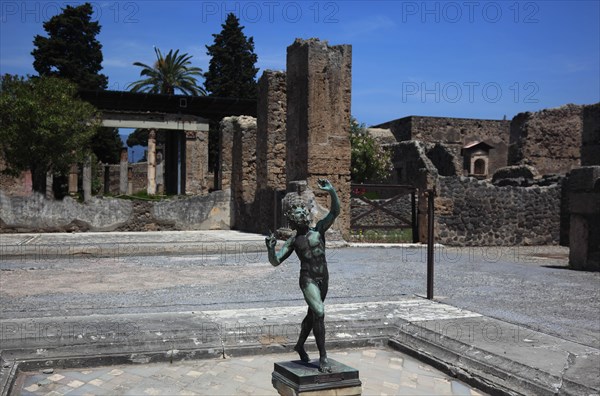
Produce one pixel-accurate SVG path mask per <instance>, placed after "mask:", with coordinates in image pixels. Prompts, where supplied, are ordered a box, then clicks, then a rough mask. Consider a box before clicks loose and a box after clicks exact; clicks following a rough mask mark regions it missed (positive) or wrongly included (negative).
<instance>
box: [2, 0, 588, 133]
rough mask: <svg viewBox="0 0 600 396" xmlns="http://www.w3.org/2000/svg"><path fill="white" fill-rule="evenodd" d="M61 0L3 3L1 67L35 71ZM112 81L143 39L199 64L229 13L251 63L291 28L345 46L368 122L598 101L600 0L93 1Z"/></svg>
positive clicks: (128, 75)
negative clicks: (36, 40) (39, 41)
mask: <svg viewBox="0 0 600 396" xmlns="http://www.w3.org/2000/svg"><path fill="white" fill-rule="evenodd" d="M80 3H81V2H66V1H30V2H22V1H6V0H2V2H0V6H1V14H0V73H12V74H22V75H23V74H28V73H29V74H35V71H34V70H33V67H32V62H33V58H32V56H31V55H30V53H31V51H32V49H33V44H32V41H33V37H34V35H35V34H45V32H44V30H43V27H42V24H43V22H44V21H45V20H47V19H49V18H50V17H52V16H53V15H56V14H57V13H58V12H59V8H60V7H63V6H65V5H67V4H80ZM91 3H92V5H93V6H94V10H95V13H94V18H95V19H96V20H99V21H100V24H101V26H102V31H101V33H100V35H99V36H98V40H99V41H100V42H101V44H102V45H103V54H104V62H103V66H104V70H103V73H104V74H106V75H107V76H108V77H109V89H116V90H124V89H125V87H126V86H127V84H128V83H130V82H132V81H135V80H137V79H138V78H139V68H137V67H134V66H132V63H133V62H136V61H141V62H144V63H147V64H151V63H152V62H153V60H154V52H153V49H152V47H153V46H154V45H156V46H157V47H159V48H160V49H161V50H162V51H163V53H165V52H167V51H168V50H169V49H180V50H181V51H183V52H188V53H190V54H191V55H193V58H192V62H193V63H194V65H195V66H199V67H201V68H202V69H203V70H207V68H208V61H209V58H208V56H207V55H206V49H205V45H210V44H211V43H212V40H213V38H212V34H213V33H218V32H219V31H220V30H221V23H223V21H224V18H225V16H226V14H227V13H228V12H234V13H236V15H238V17H239V18H240V21H241V23H242V25H243V26H245V29H244V32H245V34H246V35H247V36H253V37H254V42H255V52H256V54H257V55H258V64H257V66H258V67H259V68H260V70H259V73H258V75H259V76H260V74H262V71H263V70H265V69H277V70H284V69H285V59H286V47H287V46H289V45H290V44H291V43H292V42H293V41H294V39H295V38H296V37H301V38H310V37H318V38H320V39H323V40H328V41H329V43H330V44H351V45H352V47H353V75H352V79H353V80H352V113H353V115H354V116H355V117H356V118H357V119H358V120H359V121H361V122H365V123H366V124H368V125H373V124H378V123H381V122H385V121H389V120H392V119H395V118H400V117H404V116H408V115H427V116H444V117H469V118H490V119H502V118H503V116H505V115H506V117H507V118H509V119H510V118H512V117H513V116H514V115H515V114H517V113H519V112H522V111H536V110H540V109H543V108H549V107H557V106H560V105H563V104H566V103H577V104H589V103H595V102H598V101H600V7H599V4H600V2H599V1H564V2H563V1H518V2H517V1H428V2H425V1H369V2H367V1H322V2H317V1H306V2H304V1H245V2H244V1H237V2H223V1H203V2H201V1H169V2H167V1H110V0H109V1H91Z"/></svg>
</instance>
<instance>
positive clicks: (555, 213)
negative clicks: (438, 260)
mask: <svg viewBox="0 0 600 396" xmlns="http://www.w3.org/2000/svg"><path fill="white" fill-rule="evenodd" d="M437 185H438V195H437V197H436V198H435V212H436V213H435V222H436V224H435V228H436V241H439V242H440V243H442V244H448V245H454V246H457V245H458V246H511V245H547V244H557V243H558V241H559V232H560V204H561V185H560V184H555V185H552V186H549V187H539V186H533V187H510V186H508V187H496V186H494V185H492V184H491V183H488V182H485V181H479V180H476V179H474V178H468V177H439V178H438V182H437Z"/></svg>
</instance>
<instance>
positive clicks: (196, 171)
mask: <svg viewBox="0 0 600 396" xmlns="http://www.w3.org/2000/svg"><path fill="white" fill-rule="evenodd" d="M207 172H208V132H203V131H185V193H186V194H194V195H196V194H206V193H207V192H208V188H207V185H206V175H207Z"/></svg>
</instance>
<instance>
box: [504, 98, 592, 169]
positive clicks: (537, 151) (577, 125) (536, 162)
mask: <svg viewBox="0 0 600 396" xmlns="http://www.w3.org/2000/svg"><path fill="white" fill-rule="evenodd" d="M582 116H583V106H577V105H573V104H568V105H565V106H562V107H558V108H556V109H545V110H541V111H538V112H535V113H530V112H526V113H519V114H517V115H516V116H515V117H514V118H513V120H512V122H511V124H510V152H509V164H510V165H532V166H533V167H535V168H536V169H537V170H538V172H539V173H540V174H549V173H559V174H565V173H567V172H568V171H570V170H571V169H573V168H575V167H578V166H580V165H581V154H580V152H581V135H582V130H583V122H582Z"/></svg>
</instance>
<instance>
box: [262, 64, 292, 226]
mask: <svg viewBox="0 0 600 396" xmlns="http://www.w3.org/2000/svg"><path fill="white" fill-rule="evenodd" d="M286 109H287V97H286V78H285V72H282V71H273V70H265V71H264V72H263V74H262V76H261V77H260V79H259V80H258V105H257V119H256V124H257V125H256V188H257V192H256V197H257V202H258V210H257V212H258V213H257V215H258V216H257V217H258V218H257V220H258V223H257V224H256V226H257V229H256V231H258V232H266V231H267V230H269V229H270V230H272V231H275V229H277V227H278V225H277V224H274V220H275V210H276V206H277V205H276V202H275V192H276V191H277V190H285V189H286V173H285V161H286V149H285V147H286V128H285V123H286Z"/></svg>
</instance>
